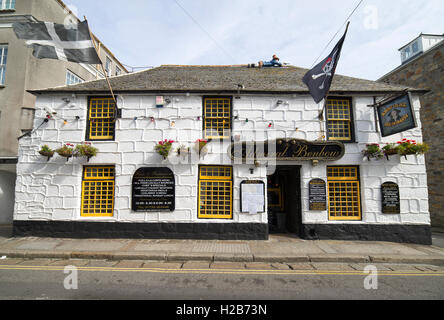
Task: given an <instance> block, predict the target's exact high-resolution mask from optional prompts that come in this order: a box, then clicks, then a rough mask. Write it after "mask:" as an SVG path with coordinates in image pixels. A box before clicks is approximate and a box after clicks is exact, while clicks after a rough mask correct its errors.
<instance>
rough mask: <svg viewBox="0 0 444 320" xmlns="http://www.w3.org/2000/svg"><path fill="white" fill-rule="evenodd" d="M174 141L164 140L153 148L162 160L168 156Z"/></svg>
mask: <svg viewBox="0 0 444 320" xmlns="http://www.w3.org/2000/svg"><path fill="white" fill-rule="evenodd" d="M173 143H174V140H168V139H165V140H164V141H159V142H158V144H157V145H156V146H155V147H154V150H156V152H157V153H158V154H160V155H161V156H162V157H163V159H164V160H166V159H167V158H168V156H169V154H170V151H171V148H172V146H173Z"/></svg>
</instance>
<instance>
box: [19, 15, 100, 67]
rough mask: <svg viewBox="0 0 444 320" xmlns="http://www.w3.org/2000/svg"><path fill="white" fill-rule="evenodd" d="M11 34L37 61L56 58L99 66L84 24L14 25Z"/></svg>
mask: <svg viewBox="0 0 444 320" xmlns="http://www.w3.org/2000/svg"><path fill="white" fill-rule="evenodd" d="M13 29H14V32H15V34H16V36H17V38H19V39H23V40H27V41H26V45H27V46H28V47H31V48H33V49H34V51H33V55H34V57H36V58H38V59H57V60H63V61H71V62H76V63H88V64H102V61H101V60H100V58H99V56H98V55H97V51H96V49H95V47H94V43H93V42H92V40H91V34H90V32H89V28H88V23H87V21H83V22H80V23H78V24H73V25H64V24H57V23H53V22H43V21H39V22H24V23H14V24H13Z"/></svg>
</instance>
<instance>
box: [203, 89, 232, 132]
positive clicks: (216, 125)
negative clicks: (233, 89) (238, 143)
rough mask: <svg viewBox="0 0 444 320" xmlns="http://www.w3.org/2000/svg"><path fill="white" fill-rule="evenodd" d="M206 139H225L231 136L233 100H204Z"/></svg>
mask: <svg viewBox="0 0 444 320" xmlns="http://www.w3.org/2000/svg"><path fill="white" fill-rule="evenodd" d="M203 116H204V136H205V139H224V138H229V137H230V135H231V133H230V132H231V98H205V99H204V114H203Z"/></svg>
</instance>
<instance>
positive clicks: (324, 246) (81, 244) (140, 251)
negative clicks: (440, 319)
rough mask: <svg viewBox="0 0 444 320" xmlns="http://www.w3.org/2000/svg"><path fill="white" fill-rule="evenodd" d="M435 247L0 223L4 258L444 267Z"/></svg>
mask: <svg viewBox="0 0 444 320" xmlns="http://www.w3.org/2000/svg"><path fill="white" fill-rule="evenodd" d="M433 238H434V239H433V240H434V245H432V246H424V245H416V244H399V243H390V242H372V241H330V240H320V241H307V240H302V239H299V238H297V237H294V236H291V235H271V236H270V239H269V240H267V241H226V240H213V241H208V240H205V241H202V240H148V239H141V240H130V239H58V238H36V237H30V238H13V237H11V228H10V227H8V226H0V259H2V258H3V259H5V258H7V259H12V258H17V259H61V260H68V259H87V260H107V261H123V260H125V261H128V260H129V261H131V260H138V261H140V260H144V261H158V262H192V261H198V262H210V263H215V262H218V263H219V262H234V263H269V264H270V263H357V264H359V263H395V264H396V263H399V264H427V265H436V266H444V235H443V234H434V235H433Z"/></svg>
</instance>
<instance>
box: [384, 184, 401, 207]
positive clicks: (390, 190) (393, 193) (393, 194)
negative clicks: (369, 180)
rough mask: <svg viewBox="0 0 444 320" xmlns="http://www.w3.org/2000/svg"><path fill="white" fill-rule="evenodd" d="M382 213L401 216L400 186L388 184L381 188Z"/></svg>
mask: <svg viewBox="0 0 444 320" xmlns="http://www.w3.org/2000/svg"><path fill="white" fill-rule="evenodd" d="M381 194H382V213H384V214H400V213H401V201H400V199H399V186H398V185H397V184H396V183H394V182H386V183H384V184H382V186H381Z"/></svg>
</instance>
